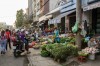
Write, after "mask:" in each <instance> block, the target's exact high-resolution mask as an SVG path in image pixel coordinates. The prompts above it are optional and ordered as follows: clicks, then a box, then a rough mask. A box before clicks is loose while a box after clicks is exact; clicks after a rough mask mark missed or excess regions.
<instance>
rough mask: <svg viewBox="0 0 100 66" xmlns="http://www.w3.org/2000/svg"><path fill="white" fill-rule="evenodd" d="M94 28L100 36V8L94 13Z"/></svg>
mask: <svg viewBox="0 0 100 66" xmlns="http://www.w3.org/2000/svg"><path fill="white" fill-rule="evenodd" d="M92 28H93V29H94V31H95V33H96V34H100V8H98V9H94V10H93V11H92Z"/></svg>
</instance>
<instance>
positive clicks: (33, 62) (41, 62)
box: [28, 49, 61, 66]
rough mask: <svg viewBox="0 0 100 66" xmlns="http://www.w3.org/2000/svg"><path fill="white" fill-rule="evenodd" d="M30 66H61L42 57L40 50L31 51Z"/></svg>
mask: <svg viewBox="0 0 100 66" xmlns="http://www.w3.org/2000/svg"><path fill="white" fill-rule="evenodd" d="M30 51H31V54H29V56H28V59H29V66H61V65H60V64H58V63H57V62H55V61H54V60H53V59H51V58H46V57H41V55H40V50H34V49H30Z"/></svg>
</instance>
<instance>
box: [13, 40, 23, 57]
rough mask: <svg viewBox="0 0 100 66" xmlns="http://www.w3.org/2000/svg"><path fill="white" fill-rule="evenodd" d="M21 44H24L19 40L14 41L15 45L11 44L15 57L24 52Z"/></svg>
mask: <svg viewBox="0 0 100 66" xmlns="http://www.w3.org/2000/svg"><path fill="white" fill-rule="evenodd" d="M23 45H24V43H23V42H22V41H21V40H17V41H16V44H15V46H13V47H14V48H13V49H14V52H13V55H14V57H16V58H17V57H20V56H21V53H23V52H24V50H23Z"/></svg>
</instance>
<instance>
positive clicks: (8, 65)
mask: <svg viewBox="0 0 100 66" xmlns="http://www.w3.org/2000/svg"><path fill="white" fill-rule="evenodd" d="M24 60H25V58H24V57H20V58H14V57H13V54H12V50H8V51H7V53H6V54H5V55H1V54H0V66H24V65H23V64H24Z"/></svg>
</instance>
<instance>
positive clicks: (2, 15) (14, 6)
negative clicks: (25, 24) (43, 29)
mask: <svg viewBox="0 0 100 66" xmlns="http://www.w3.org/2000/svg"><path fill="white" fill-rule="evenodd" d="M27 7H28V0H0V22H6V24H7V25H13V24H14V22H15V20H16V12H17V10H20V9H23V10H24V11H25V10H26V8H27Z"/></svg>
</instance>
